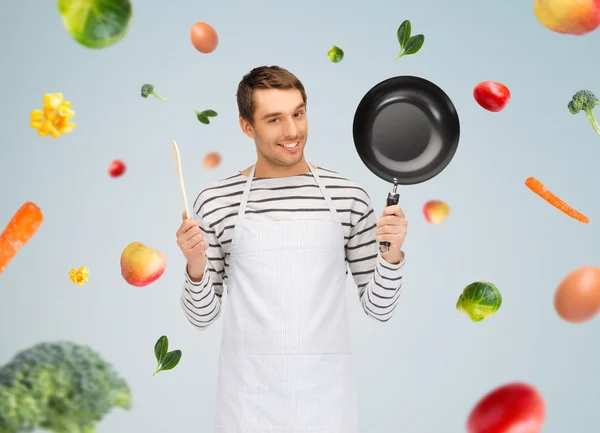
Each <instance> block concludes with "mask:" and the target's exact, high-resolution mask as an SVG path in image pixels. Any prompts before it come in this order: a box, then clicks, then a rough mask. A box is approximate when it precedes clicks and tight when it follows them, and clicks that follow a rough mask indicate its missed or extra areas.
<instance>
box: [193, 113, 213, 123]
mask: <svg viewBox="0 0 600 433" xmlns="http://www.w3.org/2000/svg"><path fill="white" fill-rule="evenodd" d="M196 117H197V118H198V120H199V121H200V123H204V124H205V125H208V124H209V123H210V120H208V117H207V116H205V115H204V114H202V113H198V112H196Z"/></svg>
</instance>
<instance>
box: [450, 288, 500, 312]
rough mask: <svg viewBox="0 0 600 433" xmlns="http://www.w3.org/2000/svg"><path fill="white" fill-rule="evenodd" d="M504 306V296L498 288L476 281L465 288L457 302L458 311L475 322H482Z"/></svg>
mask: <svg viewBox="0 0 600 433" xmlns="http://www.w3.org/2000/svg"><path fill="white" fill-rule="evenodd" d="M501 305H502V295H501V294H500V291H499V290H498V288H497V287H496V286H494V285H493V284H492V283H488V282H486V281H476V282H474V283H471V284H469V285H468V286H467V287H465V288H464V290H463V292H462V294H461V295H460V297H459V298H458V301H457V302H456V309H457V310H458V311H461V312H463V313H465V314H466V315H467V316H469V318H470V319H471V320H472V321H473V322H481V321H482V320H483V319H485V318H487V317H488V316H491V315H492V314H494V313H495V312H496V311H498V309H499V308H500V306H501Z"/></svg>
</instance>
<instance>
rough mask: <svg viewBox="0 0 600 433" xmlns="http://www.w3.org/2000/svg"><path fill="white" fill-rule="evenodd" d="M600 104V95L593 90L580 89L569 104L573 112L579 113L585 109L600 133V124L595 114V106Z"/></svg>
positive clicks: (595, 128)
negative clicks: (599, 96)
mask: <svg viewBox="0 0 600 433" xmlns="http://www.w3.org/2000/svg"><path fill="white" fill-rule="evenodd" d="M598 105H600V101H599V100H598V97H597V96H596V95H594V93H593V92H592V91H591V90H580V91H578V92H577V93H575V94H574V95H573V98H572V99H571V101H570V102H569V104H568V105H567V107H568V109H569V111H570V112H571V114H577V113H579V112H581V111H583V112H584V113H585V115H586V117H587V118H588V120H589V121H590V123H591V124H592V127H593V128H594V130H595V131H596V133H597V134H600V126H599V125H598V122H597V121H596V117H595V116H594V112H593V110H594V107H597V106H598Z"/></svg>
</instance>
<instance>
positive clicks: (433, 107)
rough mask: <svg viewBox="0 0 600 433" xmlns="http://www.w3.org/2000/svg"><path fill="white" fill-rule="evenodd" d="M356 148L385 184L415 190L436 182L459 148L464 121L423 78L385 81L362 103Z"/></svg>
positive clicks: (358, 110) (407, 77)
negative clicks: (438, 175) (412, 185)
mask: <svg viewBox="0 0 600 433" xmlns="http://www.w3.org/2000/svg"><path fill="white" fill-rule="evenodd" d="M353 128H354V129H353V134H354V143H355V146H356V150H357V152H358V154H359V156H360V158H361V159H362V161H363V163H364V164H365V165H366V166H367V167H368V168H369V169H370V170H371V171H372V172H373V173H375V174H376V175H377V176H379V177H380V178H382V179H384V180H387V181H389V182H392V181H393V179H394V178H396V179H397V182H398V183H399V184H404V185H411V184H416V183H420V182H424V181H426V180H429V179H431V178H432V177H434V176H436V175H437V174H438V173H440V172H441V171H442V170H443V169H444V168H445V167H446V166H447V165H448V164H449V163H450V160H451V159H452V157H453V156H454V153H455V152H456V149H457V147H458V139H459V132H460V126H459V120H458V114H457V113H456V109H455V108H454V105H453V104H452V101H450V98H448V96H447V95H446V94H445V93H444V92H443V91H442V90H441V89H440V88H439V87H437V86H436V85H435V84H433V83H431V82H429V81H427V80H424V79H422V78H418V77H410V76H402V77H395V78H391V79H388V80H385V81H383V82H381V83H379V84H378V85H377V86H375V87H374V88H373V89H371V90H370V91H369V92H368V93H367V94H366V95H365V97H364V98H363V99H362V101H361V102H360V104H359V106H358V108H357V110H356V114H355V117H354V127H353Z"/></svg>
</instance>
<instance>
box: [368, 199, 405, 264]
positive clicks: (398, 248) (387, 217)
mask: <svg viewBox="0 0 600 433" xmlns="http://www.w3.org/2000/svg"><path fill="white" fill-rule="evenodd" d="M407 228H408V221H407V220H406V217H405V216H404V212H403V211H402V209H400V206H398V205H393V206H388V207H386V208H385V209H384V210H383V212H382V213H381V217H380V218H379V221H377V230H376V232H375V233H376V238H377V243H378V244H379V243H380V242H389V243H390V247H389V249H388V252H387V253H386V254H383V255H382V257H383V258H384V259H385V260H386V261H387V262H388V263H392V264H398V263H400V260H401V259H402V244H403V243H404V238H405V237H406V230H407Z"/></svg>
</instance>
